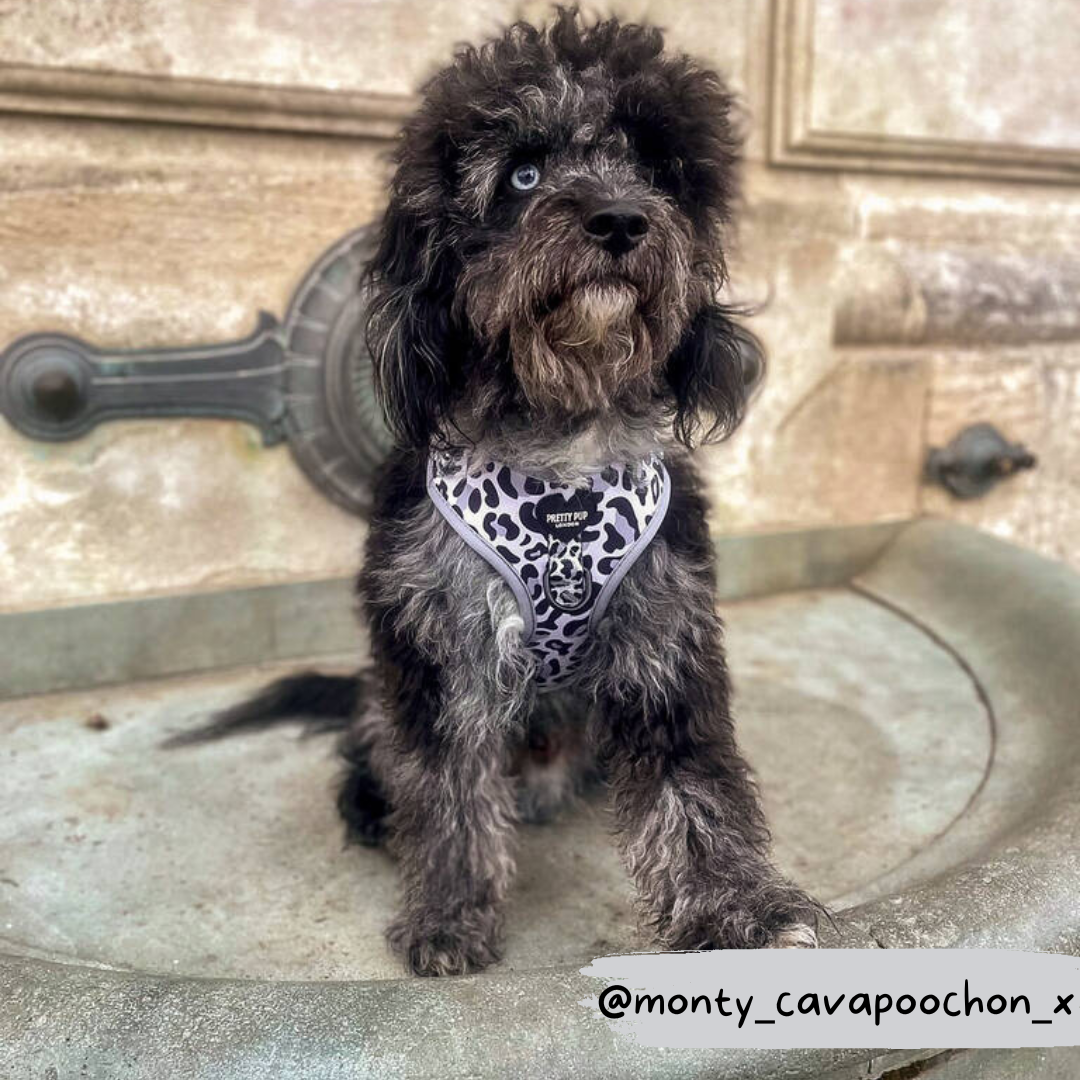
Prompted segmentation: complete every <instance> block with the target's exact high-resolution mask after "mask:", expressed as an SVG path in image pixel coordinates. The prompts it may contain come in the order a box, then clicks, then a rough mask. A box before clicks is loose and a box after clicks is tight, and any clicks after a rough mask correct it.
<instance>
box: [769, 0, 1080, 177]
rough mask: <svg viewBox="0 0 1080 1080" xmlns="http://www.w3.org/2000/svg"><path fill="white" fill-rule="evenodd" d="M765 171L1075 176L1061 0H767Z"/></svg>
mask: <svg viewBox="0 0 1080 1080" xmlns="http://www.w3.org/2000/svg"><path fill="white" fill-rule="evenodd" d="M774 16H775V21H774V40H773V44H774V50H775V52H774V61H775V62H774V72H773V73H774V83H773V116H772V147H771V158H772V160H773V162H774V163H776V164H779V165H799V166H804V167H805V166H811V167H818V168H855V169H874V170H886V171H907V172H950V173H964V174H973V175H987V176H1007V177H1030V178H1038V179H1044V180H1057V181H1072V182H1075V181H1076V180H1077V179H1080V82H1078V81H1077V79H1076V77H1075V55H1076V50H1075V48H1062V47H1061V43H1062V42H1063V41H1065V40H1071V41H1073V42H1080V6H1078V5H1077V4H1076V3H1075V2H1073V0H1044V2H1042V3H1039V4H1029V5H1024V4H1015V3H1010V2H1009V0H982V2H980V3H977V4H975V3H970V2H969V0H929V2H928V0H906V2H900V0H774Z"/></svg>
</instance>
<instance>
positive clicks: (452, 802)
mask: <svg viewBox="0 0 1080 1080" xmlns="http://www.w3.org/2000/svg"><path fill="white" fill-rule="evenodd" d="M435 680H438V683H439V687H438V692H433V690H432V685H431V684H432V682H433V681H435ZM422 681H425V682H426V686H425V687H424V688H423V690H422V691H421V692H418V693H416V694H412V695H409V694H406V695H403V696H399V702H398V705H399V713H398V717H397V720H398V730H397V732H396V738H395V739H394V740H393V743H394V749H393V756H394V761H393V763H392V766H391V769H390V770H389V771H390V777H389V780H390V787H391V802H392V804H393V812H392V814H391V817H390V821H389V830H390V836H391V844H392V846H393V848H394V850H395V852H396V854H397V855H398V858H399V861H400V869H401V875H402V884H403V892H404V901H403V908H402V911H401V913H400V915H399V916H398V917H397V919H395V921H394V922H393V923H392V924H391V926H390V928H389V930H388V931H387V938H388V940H389V942H390V945H391V947H392V948H393V949H394V950H395V952H397V953H398V954H399V955H400V956H401V957H402V959H403V960H404V961H405V964H406V965H407V966H408V968H409V970H410V971H412V972H414V973H415V974H417V975H464V974H466V973H468V972H471V971H479V970H481V969H482V968H484V967H486V966H487V965H488V964H490V963H493V962H494V961H496V960H498V959H499V944H500V943H499V938H500V935H501V930H502V906H503V901H504V898H505V896H506V892H507V889H508V887H509V885H510V881H511V878H512V875H513V871H514V860H513V850H512V841H513V832H514V824H515V813H514V788H513V783H512V780H511V778H510V777H509V776H508V775H507V773H508V770H507V767H506V741H505V737H504V735H503V733H502V731H501V730H500V725H498V724H496V723H494V722H493V718H492V717H491V716H490V715H477V710H478V709H479V710H481V711H482V709H483V707H482V705H481V704H480V700H479V699H478V696H477V695H475V694H472V693H465V694H462V693H461V692H460V689H459V690H458V691H455V690H454V689H453V688H452V686H453V683H454V682H456V683H457V684H458V686H459V687H460V685H461V682H462V681H463V680H451V679H449V678H447V673H446V671H445V670H444V671H442V672H439V673H438V674H436V672H435V669H433V668H432V669H428V671H427V673H426V678H425V679H424V680H422ZM418 689H419V688H418Z"/></svg>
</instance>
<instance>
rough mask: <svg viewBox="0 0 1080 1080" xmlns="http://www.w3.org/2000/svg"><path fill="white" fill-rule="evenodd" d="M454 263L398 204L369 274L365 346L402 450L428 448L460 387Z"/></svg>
mask: <svg viewBox="0 0 1080 1080" xmlns="http://www.w3.org/2000/svg"><path fill="white" fill-rule="evenodd" d="M455 279H456V264H455V261H454V257H453V255H452V254H451V253H450V252H448V251H446V250H440V248H439V245H438V243H437V240H436V239H435V238H434V237H433V236H432V235H431V230H430V229H429V228H428V227H426V226H425V225H424V223H423V222H422V221H421V220H420V219H419V218H418V217H417V215H416V214H415V213H412V212H410V211H409V210H406V209H405V208H404V207H403V206H402V205H401V203H400V200H399V199H398V198H395V199H393V200H392V201H391V203H390V206H389V207H388V209H387V211H386V214H385V215H384V217H383V221H382V226H381V228H380V231H379V243H378V247H377V249H376V251H375V254H374V255H373V256H372V258H371V261H370V262H369V263H368V267H367V284H368V313H367V329H366V333H367V346H368V351H369V352H370V354H371V360H372V364H373V367H374V371H375V392H376V394H377V396H378V398H379V403H380V405H381V406H382V410H383V415H384V416H385V418H386V422H387V424H388V426H389V427H390V430H391V431H392V432H393V434H394V436H395V437H396V439H397V441H398V443H399V445H402V446H415V447H426V446H427V445H428V444H429V443H430V441H431V439H432V437H433V436H435V435H437V434H438V432H439V431H440V430H441V428H442V426H443V421H444V420H445V419H446V416H447V413H448V410H449V408H450V404H451V400H450V399H451V392H452V388H453V386H454V385H455V383H454V381H453V379H454V368H455V366H456V361H457V359H458V358H457V351H458V350H457V348H456V343H455V341H454V334H453V330H452V327H451V305H452V303H453V297H454V282H455Z"/></svg>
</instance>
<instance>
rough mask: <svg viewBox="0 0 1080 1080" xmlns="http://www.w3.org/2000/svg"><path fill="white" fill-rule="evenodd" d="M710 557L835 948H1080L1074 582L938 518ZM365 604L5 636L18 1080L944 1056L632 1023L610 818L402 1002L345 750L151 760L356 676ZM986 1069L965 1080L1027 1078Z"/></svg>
mask: <svg viewBox="0 0 1080 1080" xmlns="http://www.w3.org/2000/svg"><path fill="white" fill-rule="evenodd" d="M718 549H719V555H720V562H721V567H722V592H723V594H724V596H725V600H724V603H723V604H722V610H723V612H724V615H725V618H726V620H727V624H728V643H729V650H730V655H731V666H732V670H733V673H734V677H735V681H736V692H737V700H736V707H737V710H738V715H739V723H740V732H741V739H742V742H743V745H744V748H745V749H746V751H747V754H748V756H749V757H750V759H751V761H752V763H753V764H754V766H755V768H756V770H757V772H758V775H759V777H760V780H761V784H762V788H763V793H764V799H765V803H766V807H767V810H768V813H769V817H770V820H771V821H772V823H773V826H774V831H775V836H776V854H777V858H778V860H779V862H780V863H781V865H782V866H783V867H784V868H785V869H786V870H787V871H788V872H789V873H790V874H791V875H792V876H793V877H795V878H796V879H797V880H799V881H800V882H801V883H802V884H804V885H805V886H807V887H808V888H809V889H810V890H812V891H813V892H814V893H815V894H816V895H817V896H819V897H820V898H821V899H823V900H825V901H826V902H828V903H829V904H830V906H831V907H832V908H833V909H834V910H835V911H836V912H838V915H837V918H836V928H835V930H828V931H827V932H826V942H825V943H826V944H829V945H840V946H845V947H856V948H864V947H866V948H902V947H926V946H936V947H997V948H1016V949H1039V950H1050V951H1065V952H1070V953H1073V954H1076V953H1080V663H1078V662H1077V660H1078V657H1080V576H1078V575H1076V574H1075V573H1073V572H1071V571H1070V570H1068V569H1067V568H1066V567H1064V566H1062V565H1060V564H1056V563H1052V562H1049V561H1047V560H1044V559H1041V558H1039V557H1037V556H1034V555H1031V554H1029V553H1026V552H1023V551H1021V550H1019V549H1017V548H1014V547H1012V546H1010V545H1008V544H1005V543H1002V542H1001V541H998V540H995V539H992V538H990V537H987V536H985V535H982V534H979V533H976V532H974V531H972V530H969V529H966V528H963V527H961V526H956V525H952V524H947V523H944V522H936V521H920V522H917V523H909V524H898V525H887V526H876V527H872V528H862V529H836V530H822V531H818V532H812V533H791V534H783V535H776V536H765V537H743V538H724V539H721V540H719V541H718ZM349 603H350V600H349V595H348V586H347V583H345V582H321V583H309V584H305V585H293V586H279V587H269V588H266V589H253V590H240V591H237V592H233V593H218V594H207V595H202V596H197V597H167V598H160V599H157V600H147V601H139V602H137V603H130V604H116V605H109V606H104V607H103V606H97V607H94V608H75V609H66V610H65V611H62V612H56V611H52V612H27V613H20V614H9V615H3V616H0V649H2V652H0V655H2V656H3V657H5V658H6V659H5V662H4V670H5V671H6V672H7V674H6V675H5V676H4V677H3V682H4V685H5V688H6V693H7V694H8V695H12V696H9V697H8V700H6V701H3V702H0V736H2V738H0V760H2V761H3V772H2V776H3V783H2V785H0V953H2V954H3V955H0V1001H5V1002H6V1003H7V1004H6V1006H5V1007H4V1008H3V1009H0V1077H6V1076H8V1075H11V1076H22V1075H34V1076H50V1077H52V1076H55V1077H57V1078H61V1077H65V1076H69V1075H89V1076H110V1077H111V1076H114V1075H117V1076H118V1075H123V1076H132V1077H144V1076H145V1077H148V1078H149V1077H155V1078H156V1077H161V1076H169V1077H171V1078H173V1077H176V1078H179V1077H207V1078H209V1077H214V1078H229V1077H234V1076H245V1077H246V1076H260V1077H262V1076H267V1077H269V1076H275V1077H277V1076H281V1077H303V1078H304V1080H317V1078H322V1077H335V1078H336V1077H367V1076H373V1077H374V1076H388V1075H389V1076H402V1077H404V1076H433V1077H434V1076H437V1077H443V1076H457V1075H462V1076H476V1077H487V1076H491V1077H510V1076H514V1077H524V1076H538V1077H559V1076H564V1075H565V1076H570V1075H579V1074H592V1075H596V1076H603V1077H623V1076H626V1077H643V1076H671V1077H691V1076H710V1077H733V1078H734V1077H738V1078H740V1080H746V1078H751V1077H766V1076H777V1077H779V1076H783V1077H788V1078H794V1077H807V1078H809V1077H819V1076H830V1077H831V1076H836V1077H844V1076H852V1077H854V1076H861V1077H866V1076H876V1075H879V1074H880V1073H881V1072H882V1071H883V1070H885V1069H888V1068H894V1067H898V1066H900V1065H903V1064H904V1063H906V1062H911V1061H916V1060H920V1059H925V1058H927V1057H928V1056H929V1055H931V1054H932V1053H933V1048H927V1049H926V1050H924V1051H897V1052H887V1051H885V1050H881V1051H862V1050H858V1051H854V1050H853V1051H844V1050H835V1051H828V1050H791V1051H770V1052H766V1051H760V1052H747V1051H723V1050H712V1051H708V1050H692V1051H691V1050H687V1051H662V1050H650V1049H648V1048H643V1047H639V1046H636V1045H634V1044H631V1043H629V1042H626V1041H625V1040H623V1039H622V1038H621V1037H620V1036H617V1035H615V1034H614V1033H612V1032H611V1031H610V1030H609V1029H608V1028H607V1027H606V1026H605V1025H603V1024H602V1023H601V1022H600V1021H599V1020H597V1019H596V1018H594V1017H593V1016H592V1015H591V1014H590V1013H589V1012H588V1011H587V1010H586V1009H584V1008H582V1007H581V1005H579V1004H578V1002H579V1001H580V1000H581V999H582V998H584V997H586V996H589V995H591V994H592V995H594V994H595V993H596V990H597V987H596V986H595V985H594V984H593V983H592V981H591V980H588V979H585V978H583V977H582V976H580V975H579V974H578V969H579V968H581V967H583V966H584V965H585V964H586V963H588V961H589V960H591V959H592V958H593V957H595V956H598V955H602V954H605V953H614V952H628V951H635V950H642V949H647V948H649V942H648V940H647V939H646V938H644V937H642V936H640V935H639V933H638V931H637V930H636V928H635V923H634V917H633V912H632V906H631V904H632V897H631V892H630V888H629V885H628V883H627V881H626V878H625V875H624V873H623V871H622V868H621V866H620V864H619V861H618V858H617V856H616V853H615V850H614V847H613V844H612V842H611V839H610V835H609V834H610V822H609V820H608V815H607V809H606V806H605V803H604V798H603V793H602V792H600V793H598V794H597V795H595V796H594V797H592V798H590V799H588V800H586V801H584V802H583V803H582V804H580V805H579V806H578V807H576V808H575V809H574V810H573V811H571V812H569V813H567V814H566V815H564V817H563V818H562V819H560V820H559V821H557V822H556V823H554V824H552V825H549V826H544V827H524V828H523V829H522V832H521V843H520V852H519V868H520V869H519V879H518V884H517V888H516V891H515V894H514V898H513V903H512V906H511V909H510V914H509V923H508V930H507V937H506V955H505V959H504V961H503V962H502V963H501V964H500V965H498V966H497V967H495V968H493V969H491V970H490V971H489V972H487V973H485V974H483V975H480V976H475V977H469V978H461V979H449V980H441V981H428V980H412V979H405V978H403V977H402V973H401V970H400V968H399V967H398V965H397V962H396V961H395V960H394V959H393V958H392V957H391V956H390V955H389V953H388V952H387V950H386V948H385V945H384V943H383V939H382V928H383V926H384V924H385V922H386V921H387V919H388V917H389V913H390V911H391V909H392V906H393V903H394V895H395V885H396V881H395V873H394V867H393V865H392V863H391V861H390V860H389V858H388V857H387V856H386V855H385V854H383V853H382V852H379V851H369V850H363V849H356V848H349V849H346V848H344V847H343V844H342V834H341V830H340V827H339V824H338V822H337V821H336V818H335V811H334V807H333V800H332V794H331V792H332V786H333V782H334V777H335V774H336V770H337V766H336V764H335V762H334V760H333V755H332V745H331V743H330V742H329V741H328V740H324V739H299V738H297V730H298V729H296V728H294V727H286V728H282V729H279V730H276V731H272V732H266V733H262V734H256V735H248V736H244V737H239V738H236V739H233V740H230V741H227V742H224V743H220V744H217V745H211V746H204V747H198V748H192V749H187V750H183V751H172V752H164V751H162V750H160V749H159V747H158V744H159V743H160V741H161V739H162V738H163V737H164V736H165V735H167V734H171V733H173V732H176V731H179V730H182V729H184V728H186V727H189V726H193V725H195V724H197V723H198V722H199V721H200V720H201V719H202V718H204V717H205V715H206V713H207V712H208V711H210V710H213V709H216V708H219V707H221V706H223V705H225V704H228V703H230V702H232V701H234V700H236V699H238V698H240V697H242V696H243V695H244V694H246V693H248V692H249V691H250V690H251V689H253V688H254V687H256V686H258V685H260V684H261V683H263V682H265V681H266V680H267V679H268V678H270V677H272V676H273V675H275V674H278V673H280V672H282V671H283V670H291V669H295V668H296V667H298V666H299V665H300V664H302V663H316V664H319V665H320V666H323V667H324V668H326V669H328V670H333V669H341V670H347V668H348V666H349V664H350V662H351V658H350V656H349V655H348V652H349V651H352V652H353V653H354V654H355V644H354V643H355V641H356V640H357V631H356V629H355V628H354V626H353V624H352V622H351V619H350V617H349V612H348V609H349ZM103 683H108V685H93V684H103ZM14 695H18V696H14ZM972 1053H973V1052H972ZM964 1060H965V1059H964V1055H963V1054H961V1055H960V1056H959V1057H957V1056H953V1057H950V1058H948V1059H947V1060H945V1059H942V1061H941V1064H940V1068H941V1069H950V1070H952V1071H951V1072H949V1074H948V1075H949V1076H950V1077H952V1076H953V1075H955V1076H958V1077H959V1076H964V1075H970V1076H994V1075H1002V1076H1004V1075H1007V1074H1006V1073H1005V1072H1000V1069H1002V1068H1005V1065H1004V1064H1003V1062H1004V1060H1005V1059H1004V1058H1001V1059H1000V1060H998V1063H997V1064H996V1065H995V1064H994V1062H993V1061H991V1060H990V1059H988V1058H986V1056H985V1053H984V1054H983V1055H982V1056H980V1057H978V1058H976V1057H974V1056H973V1057H971V1058H970V1061H969V1064H968V1066H967V1067H968V1068H969V1069H977V1070H978V1071H970V1072H963V1071H959V1072H958V1071H956V1070H958V1069H960V1070H962V1069H963V1068H965V1065H964ZM995 1060H997V1059H995ZM1013 1066H1015V1062H1013V1065H1012V1066H1010V1067H1013ZM938 1067H939V1066H938V1065H935V1064H933V1062H931V1063H930V1064H929V1065H928V1066H927V1068H928V1069H930V1070H931V1071H932V1070H933V1069H936V1068H938ZM994 1068H998V1069H999V1072H994V1071H993V1069H994ZM83 1069H84V1070H85V1073H80V1071H79V1070H83ZM49 1070H52V1071H49ZM988 1070H989V1071H988ZM929 1074H930V1073H928V1075H929ZM932 1074H933V1075H937V1073H932ZM941 1075H942V1076H944V1075H945V1073H944V1072H942V1073H941ZM1008 1075H1011V1074H1008ZM1033 1075H1034V1074H1033ZM1063 1075H1064V1074H1063Z"/></svg>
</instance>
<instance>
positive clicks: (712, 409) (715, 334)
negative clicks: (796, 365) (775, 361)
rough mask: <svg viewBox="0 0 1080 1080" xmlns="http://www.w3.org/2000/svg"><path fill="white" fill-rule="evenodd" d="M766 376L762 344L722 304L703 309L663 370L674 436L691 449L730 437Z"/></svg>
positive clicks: (710, 305)
mask: <svg viewBox="0 0 1080 1080" xmlns="http://www.w3.org/2000/svg"><path fill="white" fill-rule="evenodd" d="M764 374H765V353H764V351H763V349H762V346H761V342H760V341H758V339H757V338H756V337H755V336H754V335H753V334H752V333H751V332H750V331H749V330H747V329H746V328H745V327H743V326H740V325H739V324H738V323H737V322H736V321H735V319H734V318H733V317H732V312H731V311H730V310H729V309H727V308H725V307H724V306H723V305H722V304H709V305H707V306H706V307H704V308H703V309H702V310H701V311H699V312H698V314H697V315H696V316H695V317H694V319H693V320H692V321H691V323H690V325H689V327H688V328H687V331H686V333H685V334H684V335H683V338H682V340H681V341H680V342H679V345H678V346H677V347H676V349H675V351H674V352H673V353H672V354H671V356H670V357H669V358H668V362H667V366H666V368H665V377H666V379H667V384H668V388H669V390H670V393H671V396H672V399H673V401H674V411H675V416H674V422H673V428H674V432H675V437H676V438H677V439H678V440H679V442H681V443H682V444H683V445H684V446H687V447H693V446H695V445H697V444H699V443H704V442H718V441H719V440H720V439H724V438H726V437H727V436H728V435H730V434H731V433H732V432H733V431H734V430H735V429H736V428H737V427H738V426H739V424H740V423H741V421H742V418H743V414H744V413H745V411H746V403H747V401H748V399H749V396H750V394H751V392H752V391H753V389H754V388H755V387H756V386H757V384H758V383H759V382H760V381H761V379H762V378H763V377H764Z"/></svg>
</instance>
